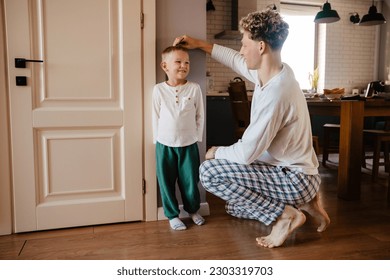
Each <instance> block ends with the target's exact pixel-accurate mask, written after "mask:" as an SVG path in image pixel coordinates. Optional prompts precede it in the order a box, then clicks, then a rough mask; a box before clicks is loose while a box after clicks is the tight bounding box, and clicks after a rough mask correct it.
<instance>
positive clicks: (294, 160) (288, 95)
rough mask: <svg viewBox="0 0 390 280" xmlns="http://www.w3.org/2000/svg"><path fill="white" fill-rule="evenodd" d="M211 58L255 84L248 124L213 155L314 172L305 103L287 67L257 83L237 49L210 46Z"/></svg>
mask: <svg viewBox="0 0 390 280" xmlns="http://www.w3.org/2000/svg"><path fill="white" fill-rule="evenodd" d="M211 55H212V58H214V59H215V60H217V61H219V62H220V63H222V64H224V65H226V66H228V67H230V68H232V69H233V70H234V71H235V72H237V73H238V74H240V75H242V76H244V77H245V78H247V79H248V80H250V81H251V82H253V83H254V84H255V89H254V93H253V97H252V105H251V116H250V118H251V119H250V124H249V126H248V127H247V129H246V130H245V132H244V134H243V136H242V139H240V140H239V141H238V142H237V143H235V144H233V145H231V146H227V147H219V148H218V150H217V152H216V154H215V158H216V159H227V160H231V161H234V162H237V163H241V164H250V163H252V162H253V161H255V160H260V161H263V162H265V163H268V164H271V165H274V166H285V167H288V168H290V169H293V170H298V171H300V172H303V173H305V174H308V175H314V174H318V160H317V156H316V154H315V152H314V148H313V143H312V133H311V124H310V116H309V111H308V108H307V103H306V100H305V97H304V95H303V94H302V91H301V89H300V86H299V84H298V82H297V81H296V79H295V76H294V73H293V71H292V70H291V68H290V67H289V66H288V65H287V64H285V63H283V68H282V70H281V72H280V73H278V74H277V75H276V76H274V77H273V78H272V79H271V80H270V81H268V83H266V84H265V85H263V86H261V85H260V81H259V78H258V72H257V71H255V70H248V68H247V65H246V62H245V59H244V58H243V57H242V56H241V55H240V54H239V52H237V51H235V50H232V49H229V48H225V47H222V46H219V45H214V46H213V50H212V54H211Z"/></svg>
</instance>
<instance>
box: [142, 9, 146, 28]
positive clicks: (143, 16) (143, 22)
mask: <svg viewBox="0 0 390 280" xmlns="http://www.w3.org/2000/svg"><path fill="white" fill-rule="evenodd" d="M144 26H145V15H144V13H143V12H141V29H144Z"/></svg>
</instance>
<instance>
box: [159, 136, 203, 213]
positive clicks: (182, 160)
mask: <svg viewBox="0 0 390 280" xmlns="http://www.w3.org/2000/svg"><path fill="white" fill-rule="evenodd" d="M199 165H200V160H199V150H198V145H197V143H194V144H192V145H190V146H186V147H168V146H165V145H163V144H161V143H158V142H157V144H156V166H157V179H158V183H159V186H160V194H161V199H162V204H163V208H164V214H165V216H166V217H167V218H168V219H173V218H175V217H178V216H179V213H180V210H179V204H178V202H177V199H176V194H175V193H176V182H177V184H178V186H179V190H180V194H181V198H182V200H183V207H184V210H185V211H187V212H188V213H190V214H192V213H195V212H197V211H198V210H199V208H200V194H199V189H198V182H199Z"/></svg>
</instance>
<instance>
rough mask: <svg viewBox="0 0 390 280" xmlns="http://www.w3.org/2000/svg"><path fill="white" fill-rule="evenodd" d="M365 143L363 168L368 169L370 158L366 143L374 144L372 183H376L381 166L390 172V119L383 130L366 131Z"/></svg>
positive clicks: (386, 120)
mask: <svg viewBox="0 0 390 280" xmlns="http://www.w3.org/2000/svg"><path fill="white" fill-rule="evenodd" d="M363 133H364V142H365V145H364V146H363V162H362V166H363V167H365V168H366V167H367V165H366V159H367V158H370V156H368V155H367V153H366V152H367V150H368V145H366V143H367V142H368V143H372V150H373V154H372V173H371V178H372V181H375V180H376V179H377V178H378V175H379V166H384V167H385V172H390V160H389V152H390V118H385V121H384V127H383V129H364V130H363ZM381 151H383V161H381Z"/></svg>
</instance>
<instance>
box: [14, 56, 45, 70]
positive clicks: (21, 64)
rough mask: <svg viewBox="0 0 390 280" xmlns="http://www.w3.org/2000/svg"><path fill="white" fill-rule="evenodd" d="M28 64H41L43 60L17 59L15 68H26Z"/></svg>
mask: <svg viewBox="0 0 390 280" xmlns="http://www.w3.org/2000/svg"><path fill="white" fill-rule="evenodd" d="M26 62H40V63H42V62H43V60H36V59H25V58H15V68H26Z"/></svg>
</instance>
